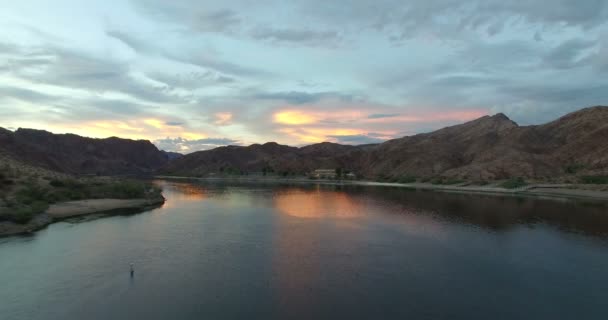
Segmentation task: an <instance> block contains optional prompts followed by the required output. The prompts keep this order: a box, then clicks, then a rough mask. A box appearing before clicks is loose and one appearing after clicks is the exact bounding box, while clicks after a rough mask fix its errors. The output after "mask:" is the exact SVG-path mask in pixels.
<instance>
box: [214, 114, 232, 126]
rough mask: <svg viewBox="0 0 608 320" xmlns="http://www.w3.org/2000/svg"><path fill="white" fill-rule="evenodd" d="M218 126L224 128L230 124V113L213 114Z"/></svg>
mask: <svg viewBox="0 0 608 320" xmlns="http://www.w3.org/2000/svg"><path fill="white" fill-rule="evenodd" d="M214 123H215V124H216V125H218V126H226V125H229V124H231V123H232V113H230V112H218V113H216V114H215V122H214Z"/></svg>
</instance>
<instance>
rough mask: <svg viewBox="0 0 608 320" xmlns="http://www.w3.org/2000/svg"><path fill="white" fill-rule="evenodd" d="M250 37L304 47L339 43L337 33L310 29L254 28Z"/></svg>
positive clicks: (327, 45) (339, 39) (331, 45)
mask: <svg viewBox="0 0 608 320" xmlns="http://www.w3.org/2000/svg"><path fill="white" fill-rule="evenodd" d="M251 36H252V37H253V38H254V39H257V40H264V41H270V42H272V43H278V44H299V45H306V46H322V47H334V46H337V45H338V44H339V43H340V42H341V40H342V39H341V37H340V35H339V33H338V32H337V31H334V30H325V31H316V30H311V29H272V28H267V27H261V28H256V29H254V30H252V31H251Z"/></svg>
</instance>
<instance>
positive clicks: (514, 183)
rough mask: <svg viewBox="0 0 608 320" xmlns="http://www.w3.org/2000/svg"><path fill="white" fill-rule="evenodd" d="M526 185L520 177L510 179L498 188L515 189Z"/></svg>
mask: <svg viewBox="0 0 608 320" xmlns="http://www.w3.org/2000/svg"><path fill="white" fill-rule="evenodd" d="M526 185H527V183H526V181H525V180H524V179H523V178H521V177H519V178H511V179H509V180H507V181H505V182H503V183H501V184H500V186H501V187H503V188H505V189H516V188H521V187H523V186H526Z"/></svg>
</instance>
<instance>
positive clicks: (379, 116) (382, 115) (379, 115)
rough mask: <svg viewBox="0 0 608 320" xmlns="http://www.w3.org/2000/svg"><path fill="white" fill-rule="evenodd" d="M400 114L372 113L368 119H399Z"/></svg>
mask: <svg viewBox="0 0 608 320" xmlns="http://www.w3.org/2000/svg"><path fill="white" fill-rule="evenodd" d="M398 116H399V114H398V113H372V114H370V115H368V116H367V118H368V119H382V118H394V117H398Z"/></svg>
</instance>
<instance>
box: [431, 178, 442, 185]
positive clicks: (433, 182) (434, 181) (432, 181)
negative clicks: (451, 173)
mask: <svg viewBox="0 0 608 320" xmlns="http://www.w3.org/2000/svg"><path fill="white" fill-rule="evenodd" d="M431 184H443V178H433V179H431Z"/></svg>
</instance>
